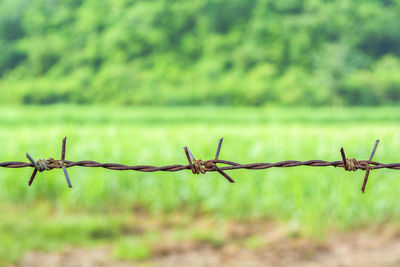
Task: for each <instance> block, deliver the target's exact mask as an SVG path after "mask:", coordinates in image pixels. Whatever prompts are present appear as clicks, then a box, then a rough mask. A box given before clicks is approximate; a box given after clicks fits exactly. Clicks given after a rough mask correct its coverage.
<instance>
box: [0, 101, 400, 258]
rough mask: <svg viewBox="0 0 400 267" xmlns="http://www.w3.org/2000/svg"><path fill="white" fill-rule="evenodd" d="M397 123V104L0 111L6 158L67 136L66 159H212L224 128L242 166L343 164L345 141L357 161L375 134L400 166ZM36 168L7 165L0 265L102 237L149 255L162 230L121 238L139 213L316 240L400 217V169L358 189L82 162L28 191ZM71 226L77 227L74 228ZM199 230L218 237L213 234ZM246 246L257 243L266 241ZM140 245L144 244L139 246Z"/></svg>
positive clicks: (276, 172) (120, 248)
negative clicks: (255, 225) (276, 225)
mask: <svg viewBox="0 0 400 267" xmlns="http://www.w3.org/2000/svg"><path fill="white" fill-rule="evenodd" d="M399 122H400V112H399V109H398V108H395V107H383V108H353V109H350V108H349V109H328V108H319V109H310V108H297V109H282V108H272V109H255V108H242V107H240V108H227V107H224V108H215V107H204V108H193V107H183V108H162V107H153V108H150V107H142V108H137V107H132V108H112V107H79V106H48V107H1V108H0V140H2V144H1V146H0V162H2V161H14V160H17V161H26V158H25V157H24V155H25V153H26V152H29V153H30V155H31V156H32V157H34V158H35V159H38V158H49V157H53V158H56V159H58V158H59V157H60V155H59V154H60V151H61V140H62V138H63V137H64V136H67V137H68V139H67V154H66V158H67V159H69V160H84V159H90V160H96V161H100V162H118V163H125V164H135V165H136V164H150V165H157V166H161V165H166V164H186V158H185V154H184V152H183V149H182V148H183V146H185V145H187V146H189V148H190V149H191V150H192V152H193V153H194V155H195V157H197V158H202V159H209V158H211V157H213V155H214V153H215V149H216V145H217V142H218V139H219V138H220V137H221V136H223V137H224V143H223V145H222V150H221V154H220V158H222V159H226V160H232V161H235V162H241V163H250V162H275V161H281V160H290V159H296V160H308V159H325V160H339V159H340V153H339V148H340V147H341V146H344V148H345V151H346V153H347V155H348V157H355V158H357V159H366V158H368V156H369V153H370V150H371V149H372V146H373V143H374V141H375V139H377V138H379V139H381V143H380V145H379V147H378V150H377V153H376V155H375V158H374V159H375V160H377V161H382V162H398V161H399V160H400V152H399V148H400V143H399V141H400V140H399V126H398V125H399ZM31 172H32V169H28V168H25V169H4V168H2V169H0V211H1V214H0V243H1V244H0V246H1V247H2V249H1V250H0V263H1V261H3V262H15V261H16V260H18V259H19V258H20V257H21V256H22V255H23V252H24V251H27V250H31V249H37V250H46V249H59V248H61V247H63V246H65V245H90V244H91V243H92V242H93V240H94V241H95V243H96V244H97V243H101V242H103V241H104V240H106V241H107V243H109V242H110V240H112V242H114V243H115V253H114V255H115V256H116V257H119V258H123V259H126V258H135V259H140V258H146V257H148V256H149V251H148V250H149V249H148V246H149V245H148V244H149V242H150V243H151V242H153V241H151V240H153V239H152V238H153V237H151V238H147V237H146V240H150V241H146V242H143V244H144V245H143V246H140V245H139V247H140V248H138V244H141V242H139V241H138V240H137V239H135V238H136V237H132V238H131V237H128V238H125V239H124V238H122V237H120V235H121V232H119V230H118V229H120V224H121V223H123V221H124V216H125V215H128V214H129V215H132V210H133V209H136V210H137V209H140V210H143V211H145V212H146V213H149V214H156V215H157V214H168V213H171V212H181V213H185V214H188V215H190V216H193V217H195V216H198V215H202V216H209V217H213V218H217V219H224V220H230V219H235V220H250V219H254V218H266V219H273V220H276V221H280V222H283V223H285V224H287V225H288V227H289V228H291V229H292V230H293V232H298V231H300V232H301V233H302V234H304V235H307V236H314V237H321V236H323V234H324V233H325V232H326V231H328V230H329V229H332V228H335V229H341V230H347V229H351V228H353V227H357V226H360V225H369V224H377V223H383V222H387V221H395V220H398V219H399V216H400V206H399V205H397V204H398V203H397V202H398V195H399V191H400V189H399V188H400V180H399V179H398V175H399V174H398V173H397V172H396V171H391V170H377V171H372V173H371V175H370V180H369V182H368V185H367V189H366V194H365V195H362V194H361V192H360V188H361V183H362V179H363V173H362V172H360V171H358V172H355V173H353V172H344V171H343V169H335V168H333V167H332V168H331V167H326V168H312V167H297V168H280V169H269V170H259V171H249V170H238V171H231V172H229V173H230V174H231V176H232V177H233V178H234V179H235V180H236V183H235V184H229V183H227V182H226V180H225V179H224V178H223V177H222V176H220V175H219V174H218V173H207V174H206V175H196V176H195V175H192V174H191V173H190V171H182V172H176V173H161V172H158V173H139V172H131V171H111V170H105V169H94V168H78V167H76V168H71V169H69V174H70V177H71V180H72V184H73V186H74V188H73V189H72V190H71V189H69V188H68V187H67V185H66V182H65V178H64V177H63V173H62V171H60V170H53V171H51V172H43V173H39V174H38V175H37V178H36V180H35V182H34V184H33V186H32V187H31V188H28V186H27V180H28V178H29V176H30V174H31ZM21 207H24V208H21ZM71 214H81V215H77V216H75V217H74V216H72V217H71ZM106 215H107V216H106ZM98 216H100V218H102V220H98V219H96V218H98ZM114 217H115V218H114ZM74 218H75V219H74ZM111 218H113V219H111ZM99 221H101V223H99ZM112 229H114V230H112ZM70 232H74V233H76V234H73V235H70V234H66V233H70ZM26 236H27V238H23V237H26ZM196 236H198V237H199V238H203V239H204V238H206V239H207V238H208V239H212V241H213V242H214V240H217V241H218V242H221V241H220V240H219V239H218V238H217V239H216V237H215V233H212V232H211V233H200V234H198V235H196V234H194V235H193V236H192V237H193V238H196ZM253 243H255V244H256V245H254V244H253ZM249 246H257V240H256V241H254V242H253V241H251V240H250V241H249ZM131 247H135V248H137V249H135V252H132V253H133V254H132V253H131V252H129V251H131V249H130V248H131Z"/></svg>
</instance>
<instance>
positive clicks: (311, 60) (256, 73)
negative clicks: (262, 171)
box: [0, 0, 400, 106]
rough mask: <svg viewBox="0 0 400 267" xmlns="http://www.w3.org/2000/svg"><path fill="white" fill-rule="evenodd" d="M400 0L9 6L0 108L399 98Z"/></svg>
mask: <svg viewBox="0 0 400 267" xmlns="http://www.w3.org/2000/svg"><path fill="white" fill-rule="evenodd" d="M399 7H400V1H398V0H385V1H376V0H363V1H346V0H336V1H328V0H326V1H322V0H307V1H299V0H287V1H273V0H203V1H183V0H176V1H171V0H168V1H166V0H152V1H134V0H112V1H111V0H107V1H96V0H65V1H55V0H36V1H30V0H2V1H0V49H1V54H0V91H1V94H2V96H3V97H2V98H1V99H0V102H3V103H4V102H7V103H25V104H50V103H56V102H73V103H80V104H89V103H95V102H97V103H111V104H126V105H131V104H134V105H135V104H140V105H145V104H157V105H161V104H170V105H192V104H219V105H221V104H224V105H254V106H258V105H266V104H280V105H294V104H295V105H378V104H394V103H397V102H398V101H399V100H400V75H399V73H400V60H399V58H398V57H399V55H400V20H399V19H398V18H399V17H400V8H399Z"/></svg>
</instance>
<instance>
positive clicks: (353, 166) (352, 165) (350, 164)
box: [344, 158, 360, 172]
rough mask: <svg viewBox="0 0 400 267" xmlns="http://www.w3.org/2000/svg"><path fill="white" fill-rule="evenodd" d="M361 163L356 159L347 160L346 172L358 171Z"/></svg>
mask: <svg viewBox="0 0 400 267" xmlns="http://www.w3.org/2000/svg"><path fill="white" fill-rule="evenodd" d="M358 165H360V164H359V162H358V161H357V160H356V159H354V158H353V159H349V158H346V164H344V169H345V170H346V171H353V172H354V171H356V170H357V169H358V167H357V166H358Z"/></svg>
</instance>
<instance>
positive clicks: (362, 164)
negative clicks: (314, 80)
mask: <svg viewBox="0 0 400 267" xmlns="http://www.w3.org/2000/svg"><path fill="white" fill-rule="evenodd" d="M66 139H67V138H66V137H65V138H64V139H63V141H62V150H61V160H55V159H53V158H49V159H47V160H45V159H39V160H38V161H35V160H34V159H33V158H32V157H31V156H30V155H29V154H28V153H26V157H27V158H28V159H29V161H30V163H29V162H20V161H9V162H0V167H4V168H25V167H33V168H34V170H33V173H32V175H31V177H30V179H29V181H28V185H29V186H31V185H32V183H33V181H34V179H35V176H36V174H37V172H42V171H44V170H52V169H63V172H64V175H65V179H66V181H67V184H68V186H69V187H70V188H72V184H71V181H70V178H69V175H68V172H67V168H71V167H75V166H79V167H90V168H105V169H109V170H120V171H122V170H132V171H140V172H156V171H164V172H176V171H182V170H191V171H192V173H193V174H200V173H203V174H205V173H206V172H213V171H216V172H218V173H220V174H221V175H222V176H223V177H225V178H226V179H227V180H228V181H229V182H230V183H234V182H235V181H234V180H233V179H232V178H231V177H230V176H229V175H228V174H227V173H226V172H225V171H228V170H237V169H247V170H263V169H269V168H276V167H282V168H288V167H298V166H312V167H327V166H333V167H339V168H344V169H345V170H347V171H356V170H359V169H360V170H365V176H364V180H363V184H362V187H361V191H362V192H363V193H364V191H365V187H366V185H367V181H368V176H369V173H370V171H371V170H376V169H383V168H386V169H394V170H400V163H389V164H383V163H379V162H376V161H372V158H373V156H374V154H375V151H376V148H377V147H378V144H379V140H377V141H376V142H375V145H374V147H373V149H372V152H371V154H370V157H369V159H368V160H360V161H357V160H356V159H354V158H353V159H349V158H346V154H345V152H344V149H343V148H341V149H340V153H341V156H342V160H340V161H325V160H307V161H297V160H286V161H280V162H275V163H264V162H260V163H249V164H240V163H236V162H232V161H227V160H221V159H219V154H220V150H221V145H222V140H223V138H221V139H220V140H219V142H218V147H217V151H216V154H215V157H214V159H211V160H206V161H203V160H201V159H199V160H196V159H195V157H194V156H193V154H192V152H191V151H190V150H189V148H188V147H186V146H185V147H184V151H185V154H186V157H187V160H188V165H167V166H161V167H156V166H150V165H135V166H129V165H124V164H119V163H100V162H96V161H92V160H82V161H69V160H65V147H66ZM217 164H224V165H225V166H222V167H219V166H217Z"/></svg>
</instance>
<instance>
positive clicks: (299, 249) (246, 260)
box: [19, 221, 400, 267]
mask: <svg viewBox="0 0 400 267" xmlns="http://www.w3.org/2000/svg"><path fill="white" fill-rule="evenodd" d="M199 225H202V227H207V228H208V227H210V225H207V223H204V222H200V223H199ZM211 226H212V224H211ZM158 227H159V229H161V232H162V233H163V234H165V236H168V234H169V231H170V227H169V226H164V227H160V225H158ZM208 229H209V228H208ZM223 229H224V233H223V236H224V239H223V240H224V241H223V243H213V242H208V241H204V240H184V241H180V242H178V241H175V242H171V241H166V240H168V239H167V238H165V241H164V242H163V240H160V242H158V243H157V244H155V245H154V246H153V256H152V257H151V258H150V259H148V260H145V261H138V262H129V263H128V262H122V261H115V260H113V259H111V258H110V254H111V251H110V249H108V248H97V249H80V248H70V249H66V250H65V251H62V252H58V253H43V252H30V253H28V254H27V255H26V256H25V258H24V259H23V260H22V261H21V263H20V264H19V266H24V267H32V266H60V267H71V266H74V267H75V266H76V267H78V266H177V265H181V266H291V265H295V266H324V267H327V266H400V234H399V233H400V228H397V227H395V226H379V227H373V228H364V229H363V230H358V231H353V232H350V233H332V234H330V235H329V236H328V237H327V238H326V239H325V240H324V241H321V242H317V241H315V240H310V239H306V238H301V237H295V238H294V237H293V236H292V237H289V236H288V232H287V231H286V230H285V229H284V227H282V226H280V225H276V224H274V223H271V222H265V221H264V222H262V221H260V222H252V223H230V224H229V225H227V226H226V227H224V228H223ZM141 231H146V229H140V231H139V232H141ZM216 231H220V229H217V230H216ZM252 237H254V238H256V240H257V242H256V245H255V246H252V245H251V243H250V245H249V244H248V243H249V242H247V241H246V240H249V238H252ZM246 242H247V243H246Z"/></svg>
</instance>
